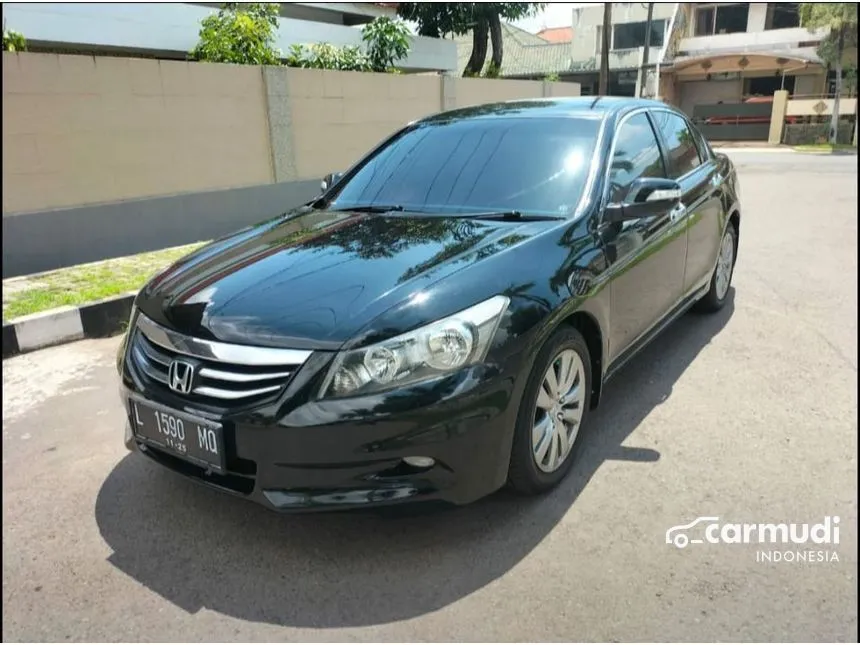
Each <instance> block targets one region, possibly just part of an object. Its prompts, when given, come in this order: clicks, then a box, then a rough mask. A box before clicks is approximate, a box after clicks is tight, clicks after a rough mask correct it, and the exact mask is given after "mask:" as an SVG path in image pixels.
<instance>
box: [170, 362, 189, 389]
mask: <svg viewBox="0 0 860 645" xmlns="http://www.w3.org/2000/svg"><path fill="white" fill-rule="evenodd" d="M167 384H168V385H169V386H170V389H171V390H173V391H174V392H179V393H180V394H188V393H189V392H191V387H192V385H193V384H194V366H193V365H192V364H191V363H186V362H185V361H173V362H172V363H170V367H169V368H168V370H167Z"/></svg>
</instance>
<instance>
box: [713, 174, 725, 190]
mask: <svg viewBox="0 0 860 645" xmlns="http://www.w3.org/2000/svg"><path fill="white" fill-rule="evenodd" d="M722 181H723V176H722V175H721V174H720V173H716V174H715V175H714V176H713V177H711V185H712V186H714V187H717V186H719V185H720V182H722Z"/></svg>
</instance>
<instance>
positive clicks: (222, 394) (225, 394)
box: [193, 385, 281, 401]
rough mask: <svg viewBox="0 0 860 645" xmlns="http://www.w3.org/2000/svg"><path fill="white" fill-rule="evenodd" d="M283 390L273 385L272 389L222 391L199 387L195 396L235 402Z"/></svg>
mask: <svg viewBox="0 0 860 645" xmlns="http://www.w3.org/2000/svg"><path fill="white" fill-rule="evenodd" d="M280 389H281V386H280V385H273V386H272V387H262V388H259V389H257V390H241V391H236V390H222V389H220V388H217V387H209V386H207V385H198V386H197V387H195V388H194V392H193V393H194V394H199V395H200V396H211V397H212V398H215V399H227V400H228V401H235V400H237V399H244V398H247V397H251V396H260V395H262V394H269V393H271V392H277V391H278V390H280Z"/></svg>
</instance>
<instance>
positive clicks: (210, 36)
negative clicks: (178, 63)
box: [190, 2, 281, 65]
mask: <svg viewBox="0 0 860 645" xmlns="http://www.w3.org/2000/svg"><path fill="white" fill-rule="evenodd" d="M279 7H280V5H279V4H278V3H250V4H242V3H239V2H228V3H226V4H225V5H224V8H223V9H221V10H219V11H218V13H216V14H212V15H210V16H207V17H206V18H204V19H203V20H202V21H201V23H200V40H199V42H198V43H197V46H196V47H195V48H194V49H193V50H191V52H190V56H191V58H193V59H194V60H199V61H204V62H209V63H236V64H240V65H280V64H281V52H280V51H278V50H277V49H275V48H274V46H273V45H274V42H275V33H276V31H277V29H278V9H279Z"/></svg>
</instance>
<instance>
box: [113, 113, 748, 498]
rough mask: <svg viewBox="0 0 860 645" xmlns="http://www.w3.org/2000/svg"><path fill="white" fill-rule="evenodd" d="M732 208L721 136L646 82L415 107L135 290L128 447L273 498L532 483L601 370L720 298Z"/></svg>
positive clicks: (596, 398)
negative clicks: (369, 144)
mask: <svg viewBox="0 0 860 645" xmlns="http://www.w3.org/2000/svg"><path fill="white" fill-rule="evenodd" d="M740 214H741V208H740V206H739V203H738V186H737V177H736V172H735V169H734V167H733V165H732V163H731V161H730V160H729V159H728V158H727V157H726V156H725V155H722V154H717V153H715V152H714V150H713V149H712V148H711V146H710V145H709V144H708V142H707V141H706V140H705V139H704V138H703V136H702V135H701V133H700V132H699V131H698V130H697V129H696V127H695V126H693V125H692V124H691V123H690V121H689V119H688V118H687V117H686V116H685V115H684V114H683V113H681V112H679V111H677V110H675V109H674V108H672V107H670V106H667V105H664V104H663V103H660V102H654V101H645V100H638V99H622V98H605V97H604V98H593V97H590V98H569V99H542V100H527V101H511V102H506V103H496V104H489V105H479V106H475V107H468V108H462V109H457V110H453V111H449V112H444V113H441V114H437V115H434V116H430V117H427V118H424V119H421V120H419V121H416V122H413V123H410V124H409V125H407V126H406V127H404V128H402V129H401V130H399V131H397V132H396V133H394V134H392V135H391V136H390V137H389V138H388V139H386V140H385V141H383V142H382V143H380V144H379V145H378V146H377V147H376V148H375V149H373V150H371V151H370V152H369V153H368V154H367V155H366V156H364V157H363V158H362V159H360V160H359V161H358V162H357V163H355V165H354V166H352V167H351V168H349V169H348V170H346V171H345V172H342V173H333V174H331V175H328V176H327V177H326V178H325V179H324V180H323V183H322V191H321V193H320V195H319V196H318V197H317V198H315V199H313V200H312V201H311V202H309V203H307V204H304V205H302V206H300V207H297V208H295V209H293V210H291V211H289V212H287V213H284V214H282V215H280V216H278V217H276V218H274V219H271V220H269V221H266V222H262V223H260V224H257V225H255V226H253V227H250V228H247V229H244V230H242V231H239V232H237V233H235V234H232V235H229V236H227V237H224V238H222V239H219V240H216V241H214V242H212V243H210V244H208V245H206V246H205V247H203V248H201V249H200V250H198V251H196V252H194V253H192V254H190V255H189V256H187V257H185V258H183V259H181V260H179V261H178V262H176V263H175V264H173V265H172V266H170V267H169V268H167V269H166V270H164V271H162V272H161V273H159V274H158V275H156V276H155V277H154V278H153V279H152V280H151V281H150V282H149V283H148V284H147V285H146V286H145V287H144V288H143V289H142V290H141V291H140V293H139V294H138V296H137V298H136V299H135V305H134V307H133V311H132V315H131V320H130V322H129V330H128V332H127V334H126V336H125V338H124V340H123V342H122V344H121V347H120V349H119V353H118V356H117V367H118V370H119V373H120V376H121V386H120V392H121V397H122V400H123V403H124V405H125V410H126V413H127V425H126V430H125V443H126V446H127V447H128V448H129V449H130V450H132V451H136V452H138V453H140V454H142V455H145V456H146V457H148V458H150V459H152V460H154V461H156V462H158V463H159V464H161V465H163V466H166V467H167V468H169V469H171V470H174V471H177V472H179V473H182V474H184V475H186V476H188V477H191V478H193V479H195V480H198V481H200V482H203V483H205V484H207V485H210V486H212V487H215V488H217V489H220V490H222V491H227V492H230V493H233V494H235V495H239V496H243V497H245V498H248V499H251V500H254V501H256V502H259V503H261V504H263V505H265V506H267V507H269V508H271V509H274V510H280V511H292V510H311V509H344V508H358V507H371V506H377V505H390V504H395V503H401V502H417V501H431V500H432V501H443V502H448V503H453V504H466V503H469V502H472V501H474V500H476V499H478V498H480V497H483V496H485V495H487V494H489V493H491V492H493V491H495V490H497V489H499V488H501V487H503V486H505V485H508V486H509V487H511V488H512V489H513V490H515V491H518V492H520V493H523V494H539V493H542V492H544V491H548V490H550V489H552V488H553V487H554V486H556V485H557V484H559V482H560V481H561V480H562V479H563V478H564V477H565V475H566V474H567V473H568V472H569V471H570V469H571V467H572V466H573V465H574V463H575V461H576V454H577V451H578V448H579V447H580V445H581V444H582V440H581V438H582V432H583V428H585V427H586V426H587V424H588V418H589V412H590V411H591V410H593V409H594V408H595V407H596V406H597V405H598V404H599V402H600V399H601V395H602V393H603V391H604V387H605V385H606V383H607V381H609V379H610V378H611V377H612V375H613V374H615V373H616V372H617V370H618V369H619V368H620V367H621V366H622V365H623V364H624V363H625V362H627V361H628V360H629V359H630V358H631V357H632V356H633V355H634V354H636V353H637V352H638V351H639V350H640V349H641V348H642V347H643V346H645V345H646V344H647V343H648V342H649V341H650V340H652V339H653V338H654V337H655V335H657V334H658V333H660V332H661V331H662V330H664V329H665V328H666V327H667V325H668V324H669V323H670V322H671V321H672V320H673V319H675V318H677V317H678V316H680V315H681V314H682V313H684V312H685V311H686V310H688V309H689V308H691V307H694V308H696V309H698V310H701V311H704V312H713V311H716V310H719V309H720V308H721V307H723V305H724V304H725V302H726V300H727V298H728V297H729V284H730V282H731V279H732V273H733V269H734V265H735V259H736V257H737V248H738V239H739V237H738V235H739V227H740ZM595 430H596V431H598V432H599V430H600V429H599V428H595Z"/></svg>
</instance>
